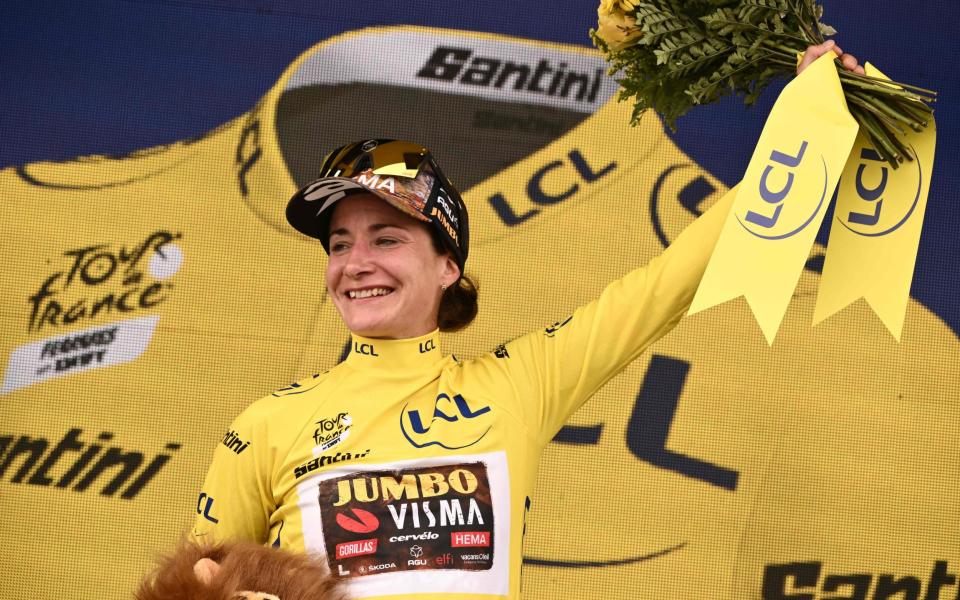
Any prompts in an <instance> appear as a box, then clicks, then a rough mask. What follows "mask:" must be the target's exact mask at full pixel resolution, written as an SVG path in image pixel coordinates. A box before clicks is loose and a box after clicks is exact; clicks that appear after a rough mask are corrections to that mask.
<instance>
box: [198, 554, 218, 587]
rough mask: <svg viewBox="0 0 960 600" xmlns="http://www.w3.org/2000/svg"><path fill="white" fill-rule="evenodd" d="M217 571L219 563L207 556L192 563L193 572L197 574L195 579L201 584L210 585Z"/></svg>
mask: <svg viewBox="0 0 960 600" xmlns="http://www.w3.org/2000/svg"><path fill="white" fill-rule="evenodd" d="M219 572H220V565H218V564H217V563H216V562H214V561H213V560H211V559H209V558H201V559H200V560H198V561H197V562H195V563H193V574H194V575H196V576H197V581H199V582H200V583H202V584H203V585H210V584H211V583H212V582H213V578H214V577H216V576H217V573H219Z"/></svg>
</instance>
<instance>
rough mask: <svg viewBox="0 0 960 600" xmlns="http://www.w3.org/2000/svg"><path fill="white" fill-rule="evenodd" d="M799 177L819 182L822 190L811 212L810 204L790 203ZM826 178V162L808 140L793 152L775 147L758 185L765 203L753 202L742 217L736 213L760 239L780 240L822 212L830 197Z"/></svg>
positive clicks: (741, 223)
mask: <svg viewBox="0 0 960 600" xmlns="http://www.w3.org/2000/svg"><path fill="white" fill-rule="evenodd" d="M800 178H805V179H806V178H809V180H810V181H818V183H820V185H817V186H816V189H818V190H820V199H819V201H817V204H816V206H815V207H814V208H813V210H812V211H811V210H810V209H809V203H801V202H791V199H792V198H791V195H790V193H791V192H792V191H794V184H795V183H796V182H797V181H798V180H799V179H800ZM821 180H822V183H821ZM827 180H828V177H827V163H826V161H825V160H824V158H823V156H822V155H819V154H818V155H815V156H814V155H813V152H812V151H811V150H810V144H809V143H808V142H807V140H801V142H800V146H799V149H798V150H795V151H794V152H783V151H781V150H776V149H775V150H772V151H771V152H770V159H769V161H768V162H767V164H766V166H765V167H764V169H763V174H762V175H760V181H759V183H758V185H757V194H758V197H759V199H760V200H761V201H762V202H753V203H752V206H750V207H749V208H747V209H746V211H745V213H744V214H742V216H741V215H740V214H738V215H737V220H738V221H739V222H740V225H741V226H742V227H743V228H744V229H745V230H746V231H747V232H749V233H750V234H752V235H755V236H757V237H759V238H763V239H766V240H780V239H784V238H788V237H792V236H794V235H796V234H798V233H800V232H801V231H803V230H804V229H806V228H807V226H808V225H810V223H812V222H813V221H814V219H815V218H816V216H817V215H818V214H820V211H821V210H822V209H823V207H824V204H825V201H826V199H827ZM808 189H810V188H809V187H808Z"/></svg>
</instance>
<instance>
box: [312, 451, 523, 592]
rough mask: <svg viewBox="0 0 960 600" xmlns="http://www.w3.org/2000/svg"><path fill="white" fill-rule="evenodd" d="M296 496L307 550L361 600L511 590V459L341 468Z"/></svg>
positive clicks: (477, 457)
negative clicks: (508, 467)
mask: <svg viewBox="0 0 960 600" xmlns="http://www.w3.org/2000/svg"><path fill="white" fill-rule="evenodd" d="M297 492H298V495H299V498H300V500H299V507H300V510H301V515H302V521H303V539H304V545H305V549H306V551H307V552H310V553H313V554H317V555H320V556H323V557H324V558H325V559H326V561H327V563H328V565H329V566H330V570H331V572H333V573H334V574H336V575H337V576H338V577H340V578H343V579H345V580H346V581H347V584H348V586H349V590H350V594H351V596H352V597H354V598H366V597H370V596H380V595H390V594H413V593H460V594H493V595H506V594H507V593H508V591H509V583H510V582H509V572H510V568H509V553H510V484H509V474H508V470H507V460H506V455H505V453H503V452H491V453H485V454H471V455H450V456H443V457H435V458H429V459H420V460H404V461H394V462H387V463H378V464H370V465H349V466H348V465H344V466H337V467H335V468H331V469H327V470H324V471H323V472H322V473H319V474H317V475H314V476H311V477H309V478H308V479H306V480H304V481H303V482H302V483H301V484H300V485H299V486H298V487H297Z"/></svg>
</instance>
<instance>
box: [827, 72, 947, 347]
mask: <svg viewBox="0 0 960 600" xmlns="http://www.w3.org/2000/svg"><path fill="white" fill-rule="evenodd" d="M866 70H867V74H868V75H872V76H874V77H884V75H883V74H882V73H880V72H879V71H877V70H876V69H875V68H874V67H873V66H872V65H870V64H869V63H868V64H867V65H866ZM898 137H899V139H900V140H901V142H902V144H903V146H904V147H906V148H910V149H911V150H912V152H913V154H914V160H913V161H909V162H904V163H903V164H901V165H900V168H899V169H896V170H894V169H892V168H891V167H890V165H888V164H887V163H886V162H884V160H883V159H882V158H880V156H879V155H878V154H877V152H876V150H874V149H873V148H872V146H871V145H870V143H869V142H868V141H867V138H866V136H865V135H863V133H861V134H859V135H858V136H857V139H856V142H855V143H854V145H853V150H852V151H851V153H850V158H849V159H848V160H847V164H846V166H845V167H844V169H843V174H842V175H841V176H840V186H839V189H838V192H837V204H836V207H835V210H834V220H833V223H832V224H831V229H830V240H829V242H828V244H827V257H826V261H825V262H824V265H823V277H822V278H821V280H820V290H819V293H818V294H817V305H816V308H815V309H814V314H813V324H814V325H816V324H817V323H820V322H821V321H823V320H824V319H826V318H827V317H829V316H831V315H833V314H835V313H837V312H839V311H840V310H842V309H844V308H846V307H847V306H849V305H850V304H852V303H853V302H855V301H857V300H859V299H860V298H861V297H862V298H864V299H865V300H866V301H867V303H868V304H869V305H870V307H871V308H872V309H873V311H874V312H875V313H876V314H877V316H878V317H880V320H881V321H883V324H884V325H886V327H887V329H888V330H889V331H890V333H891V334H892V335H893V337H894V338H896V339H897V341H900V333H901V332H902V330H903V318H904V315H905V314H906V309H907V302H908V301H909V299H910V282H911V280H912V279H913V268H914V265H915V263H916V257H917V246H918V245H919V243H920V229H921V227H922V225H923V215H924V213H925V211H926V207H927V193H928V192H929V190H930V174H931V171H932V166H933V154H934V146H935V145H936V139H937V133H936V127H935V125H934V123H933V120H932V119H931V121H930V123H929V125H928V126H927V127H926V128H924V129H923V131H920V132H916V131H913V130H907V131H906V132H905V133H904V134H902V135H898Z"/></svg>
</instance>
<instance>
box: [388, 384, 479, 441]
mask: <svg viewBox="0 0 960 600" xmlns="http://www.w3.org/2000/svg"><path fill="white" fill-rule="evenodd" d="M491 419H492V415H491V407H490V405H489V404H487V403H485V402H482V401H477V400H473V401H469V400H468V399H467V398H465V397H463V396H462V395H460V394H454V395H453V396H452V397H451V396H450V395H449V394H443V393H441V394H440V395H438V396H437V397H436V399H435V401H434V403H433V404H432V405H421V406H419V407H414V406H412V405H410V404H406V405H404V407H403V409H402V410H401V414H400V431H401V432H402V433H403V436H404V438H406V440H407V441H408V442H409V443H410V445H412V446H413V447H415V448H428V447H430V446H440V447H441V448H445V449H447V450H459V449H461V448H467V447H469V446H472V445H474V444H476V443H477V442H479V441H480V440H481V439H483V438H484V436H486V435H487V433H488V432H489V431H490V428H491V427H492V421H491Z"/></svg>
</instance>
